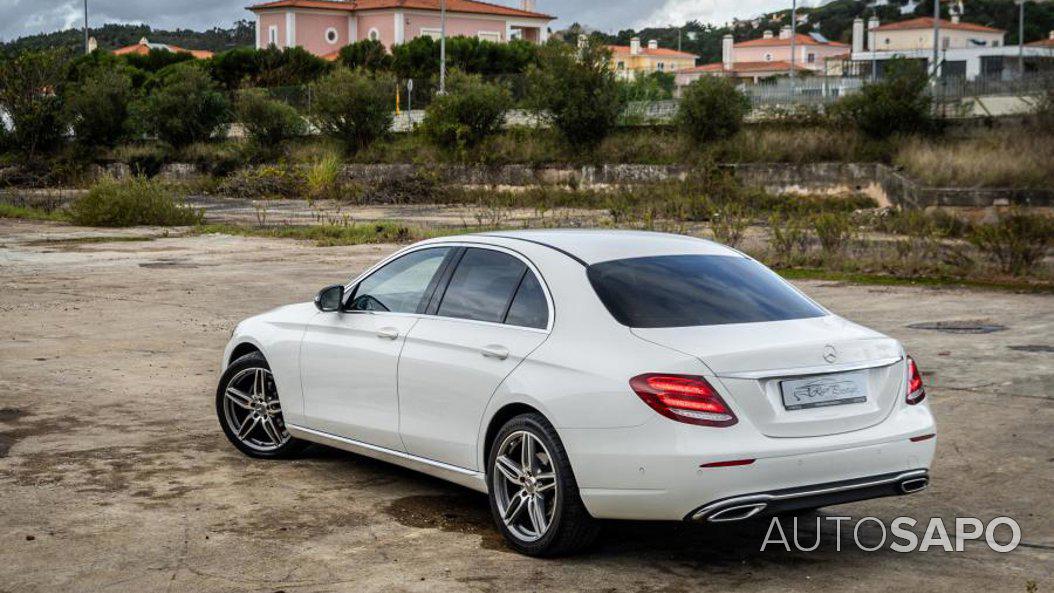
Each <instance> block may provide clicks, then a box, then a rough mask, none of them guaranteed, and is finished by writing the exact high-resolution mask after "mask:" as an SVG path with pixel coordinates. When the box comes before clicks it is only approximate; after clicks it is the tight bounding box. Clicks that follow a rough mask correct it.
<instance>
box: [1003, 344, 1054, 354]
mask: <svg viewBox="0 0 1054 593" xmlns="http://www.w3.org/2000/svg"><path fill="white" fill-rule="evenodd" d="M1008 348H1010V349H1011V350H1016V351H1018V352H1035V353H1043V354H1051V353H1054V346H1047V345H1045V344H1024V345H1021V346H1008Z"/></svg>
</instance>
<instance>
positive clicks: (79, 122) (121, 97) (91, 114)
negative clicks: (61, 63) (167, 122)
mask: <svg viewBox="0 0 1054 593" xmlns="http://www.w3.org/2000/svg"><path fill="white" fill-rule="evenodd" d="M133 98H134V92H133V90H132V77H131V76H129V74H128V73H127V72H125V71H124V70H123V69H103V68H99V69H95V70H90V71H88V72H86V73H85V75H84V77H83V78H81V79H80V80H79V81H78V83H77V84H76V85H73V86H70V87H68V88H67V89H66V116H67V118H68V119H69V122H70V125H72V126H73V134H74V136H75V137H76V139H77V141H78V142H80V143H81V144H84V145H87V146H114V145H115V144H117V143H118V142H119V141H120V140H121V139H122V138H123V137H124V136H125V135H126V134H127V133H128V117H129V106H130V105H131V103H132V99H133Z"/></svg>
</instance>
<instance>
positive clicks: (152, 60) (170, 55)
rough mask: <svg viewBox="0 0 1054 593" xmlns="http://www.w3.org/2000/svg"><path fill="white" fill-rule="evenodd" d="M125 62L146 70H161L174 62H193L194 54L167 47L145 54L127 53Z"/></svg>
mask: <svg viewBox="0 0 1054 593" xmlns="http://www.w3.org/2000/svg"><path fill="white" fill-rule="evenodd" d="M124 60H125V62H127V63H128V65H129V66H131V67H133V68H138V69H139V70H145V71H146V72H159V71H161V70H163V69H165V68H167V67H169V66H171V65H173V64H181V63H183V62H193V61H194V56H193V55H191V54H190V52H185V51H168V50H167V49H151V50H150V51H149V52H147V53H146V54H143V55H139V54H125V55H124Z"/></svg>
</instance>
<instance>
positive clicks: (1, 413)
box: [0, 358, 47, 422]
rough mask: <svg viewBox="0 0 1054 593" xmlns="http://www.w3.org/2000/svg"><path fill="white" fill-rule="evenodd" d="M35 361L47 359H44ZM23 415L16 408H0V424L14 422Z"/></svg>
mask: <svg viewBox="0 0 1054 593" xmlns="http://www.w3.org/2000/svg"><path fill="white" fill-rule="evenodd" d="M37 360H47V359H46V358H45V359H37ZM25 415H26V413H25V412H24V411H23V410H19V409H18V408H0V422H15V421H17V420H18V419H19V418H21V417H22V416H25Z"/></svg>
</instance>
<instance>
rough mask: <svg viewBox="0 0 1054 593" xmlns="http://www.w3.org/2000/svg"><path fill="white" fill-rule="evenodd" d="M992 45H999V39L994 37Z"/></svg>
mask: <svg viewBox="0 0 1054 593" xmlns="http://www.w3.org/2000/svg"><path fill="white" fill-rule="evenodd" d="M992 47H999V40H998V39H993V40H992Z"/></svg>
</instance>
